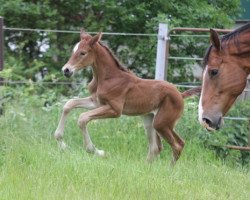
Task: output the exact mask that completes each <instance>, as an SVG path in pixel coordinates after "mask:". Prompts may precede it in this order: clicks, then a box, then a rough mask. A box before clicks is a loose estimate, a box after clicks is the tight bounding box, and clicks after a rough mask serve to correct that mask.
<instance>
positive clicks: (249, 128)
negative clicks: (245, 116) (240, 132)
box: [248, 116, 250, 147]
mask: <svg viewBox="0 0 250 200" xmlns="http://www.w3.org/2000/svg"><path fill="white" fill-rule="evenodd" d="M248 146H249V147H250V116H249V120H248Z"/></svg>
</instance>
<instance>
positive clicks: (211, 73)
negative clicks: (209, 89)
mask: <svg viewBox="0 0 250 200" xmlns="http://www.w3.org/2000/svg"><path fill="white" fill-rule="evenodd" d="M218 72H219V70H218V69H212V70H210V71H209V72H208V73H209V76H210V77H211V78H212V77H214V76H216V75H217V74H218Z"/></svg>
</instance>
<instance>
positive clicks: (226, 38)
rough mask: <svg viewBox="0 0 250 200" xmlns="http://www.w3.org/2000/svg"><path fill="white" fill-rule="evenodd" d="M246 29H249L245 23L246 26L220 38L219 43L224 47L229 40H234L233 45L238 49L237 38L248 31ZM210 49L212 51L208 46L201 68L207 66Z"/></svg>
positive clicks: (249, 24)
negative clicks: (223, 43)
mask: <svg viewBox="0 0 250 200" xmlns="http://www.w3.org/2000/svg"><path fill="white" fill-rule="evenodd" d="M248 29H250V23H247V24H246V25H244V26H242V27H240V28H237V29H235V30H234V31H232V32H230V33H227V34H226V35H224V36H222V37H221V42H225V43H226V45H227V44H228V43H229V42H230V41H231V40H234V43H235V45H236V46H237V47H238V48H239V45H240V44H239V40H238V36H239V34H240V33H242V32H243V31H245V30H248ZM211 49H212V45H210V46H209V47H208V48H207V50H206V53H205V55H204V58H203V66H204V67H205V66H206V65H207V62H208V58H209V54H210V52H211Z"/></svg>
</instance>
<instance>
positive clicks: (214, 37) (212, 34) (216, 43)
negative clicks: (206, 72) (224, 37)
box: [210, 29, 221, 51]
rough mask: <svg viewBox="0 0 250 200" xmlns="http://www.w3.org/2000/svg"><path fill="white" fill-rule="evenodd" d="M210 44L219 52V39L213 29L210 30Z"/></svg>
mask: <svg viewBox="0 0 250 200" xmlns="http://www.w3.org/2000/svg"><path fill="white" fill-rule="evenodd" d="M210 42H211V44H212V45H213V46H214V47H215V48H216V49H217V50H219V51H220V50H221V42H220V37H219V34H218V33H217V32H216V31H215V30H214V29H210Z"/></svg>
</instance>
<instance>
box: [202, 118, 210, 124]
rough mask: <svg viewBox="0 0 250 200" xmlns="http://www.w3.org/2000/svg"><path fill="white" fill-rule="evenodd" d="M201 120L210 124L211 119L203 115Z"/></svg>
mask: <svg viewBox="0 0 250 200" xmlns="http://www.w3.org/2000/svg"><path fill="white" fill-rule="evenodd" d="M202 120H203V121H204V122H205V123H206V124H207V125H208V126H211V125H212V121H211V120H210V119H208V118H205V117H203V118H202Z"/></svg>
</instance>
